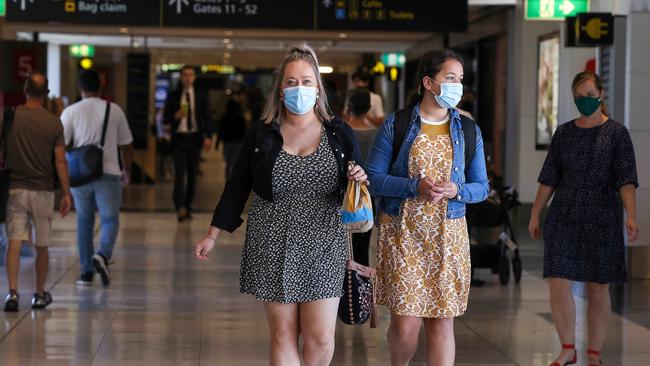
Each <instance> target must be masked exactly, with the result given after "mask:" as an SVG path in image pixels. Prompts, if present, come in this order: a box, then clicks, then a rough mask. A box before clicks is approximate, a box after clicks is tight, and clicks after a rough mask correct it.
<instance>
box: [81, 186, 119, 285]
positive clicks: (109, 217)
mask: <svg viewBox="0 0 650 366" xmlns="http://www.w3.org/2000/svg"><path fill="white" fill-rule="evenodd" d="M71 191H72V197H74V205H75V210H76V211H77V247H78V249H79V261H80V262H81V273H86V272H91V273H92V272H94V271H95V270H94V268H93V264H92V257H93V255H94V252H95V247H94V245H93V227H94V226H95V211H99V220H100V225H101V226H100V236H99V251H98V252H97V253H99V254H101V255H103V256H104V257H105V258H106V259H107V260H110V259H111V257H112V256H113V247H114V246H115V239H116V238H117V231H118V229H119V226H120V206H121V205H122V182H121V181H120V177H119V176H116V175H108V174H104V175H103V176H102V177H101V178H100V179H98V180H96V181H94V182H91V183H88V184H86V185H83V186H81V187H76V188H72V189H71Z"/></svg>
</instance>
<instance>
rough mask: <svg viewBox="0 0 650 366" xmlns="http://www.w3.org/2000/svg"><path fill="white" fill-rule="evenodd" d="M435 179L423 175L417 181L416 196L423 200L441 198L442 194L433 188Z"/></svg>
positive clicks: (434, 200)
mask: <svg viewBox="0 0 650 366" xmlns="http://www.w3.org/2000/svg"><path fill="white" fill-rule="evenodd" d="M435 186H436V183H435V181H434V180H433V178H431V177H424V178H421V179H420V182H419V183H418V196H419V197H420V198H421V199H423V200H425V201H432V202H438V201H440V200H441V199H442V194H441V193H438V192H436V191H435V190H434V188H435Z"/></svg>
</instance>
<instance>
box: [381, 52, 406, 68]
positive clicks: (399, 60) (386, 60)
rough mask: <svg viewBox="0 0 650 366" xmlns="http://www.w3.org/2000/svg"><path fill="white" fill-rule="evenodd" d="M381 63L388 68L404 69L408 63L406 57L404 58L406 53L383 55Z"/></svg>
mask: <svg viewBox="0 0 650 366" xmlns="http://www.w3.org/2000/svg"><path fill="white" fill-rule="evenodd" d="M381 62H382V63H383V64H384V65H386V66H396V67H402V66H404V64H405V63H406V56H404V52H397V53H383V54H382V55H381Z"/></svg>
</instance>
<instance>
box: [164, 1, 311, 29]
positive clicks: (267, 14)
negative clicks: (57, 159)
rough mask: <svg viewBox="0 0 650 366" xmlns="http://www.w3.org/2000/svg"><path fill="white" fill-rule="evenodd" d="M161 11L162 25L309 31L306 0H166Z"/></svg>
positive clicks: (307, 2) (309, 22)
mask: <svg viewBox="0 0 650 366" xmlns="http://www.w3.org/2000/svg"><path fill="white" fill-rule="evenodd" d="M162 12H163V14H162V24H163V25H164V26H176V27H215V28H223V27H227V28H285V29H286V28H289V29H311V28H312V26H313V17H314V4H313V2H312V1H306V0H272V1H269V0H236V1H235V0H167V1H163V5H162Z"/></svg>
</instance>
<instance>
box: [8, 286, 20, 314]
mask: <svg viewBox="0 0 650 366" xmlns="http://www.w3.org/2000/svg"><path fill="white" fill-rule="evenodd" d="M19 299H20V296H18V293H17V292H16V291H13V290H12V291H9V293H8V294H7V297H6V298H5V311H7V312H12V313H13V312H16V311H18V300H19Z"/></svg>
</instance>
